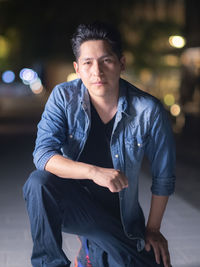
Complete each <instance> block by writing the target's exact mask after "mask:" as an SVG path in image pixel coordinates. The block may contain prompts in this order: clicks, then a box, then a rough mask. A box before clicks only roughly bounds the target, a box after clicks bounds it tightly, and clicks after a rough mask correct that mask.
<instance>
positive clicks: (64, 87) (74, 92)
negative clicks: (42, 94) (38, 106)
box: [52, 79, 84, 102]
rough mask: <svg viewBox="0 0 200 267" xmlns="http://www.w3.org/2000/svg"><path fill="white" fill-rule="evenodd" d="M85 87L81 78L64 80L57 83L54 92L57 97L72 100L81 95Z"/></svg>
mask: <svg viewBox="0 0 200 267" xmlns="http://www.w3.org/2000/svg"><path fill="white" fill-rule="evenodd" d="M83 88H84V86H83V83H82V81H81V80H80V79H76V80H73V81H69V82H63V83H60V84H57V85H56V86H55V87H54V89H53V91H52V94H53V95H54V96H55V98H56V99H61V98H62V99H65V101H67V102H70V101H72V100H73V99H76V97H79V96H80V95H81V94H82V89H83Z"/></svg>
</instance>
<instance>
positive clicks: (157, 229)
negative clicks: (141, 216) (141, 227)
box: [146, 225, 160, 233]
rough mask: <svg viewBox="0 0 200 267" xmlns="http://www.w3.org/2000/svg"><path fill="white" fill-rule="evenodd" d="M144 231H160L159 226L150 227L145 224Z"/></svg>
mask: <svg viewBox="0 0 200 267" xmlns="http://www.w3.org/2000/svg"><path fill="white" fill-rule="evenodd" d="M146 232H154V233H157V232H160V227H152V226H149V225H147V226H146Z"/></svg>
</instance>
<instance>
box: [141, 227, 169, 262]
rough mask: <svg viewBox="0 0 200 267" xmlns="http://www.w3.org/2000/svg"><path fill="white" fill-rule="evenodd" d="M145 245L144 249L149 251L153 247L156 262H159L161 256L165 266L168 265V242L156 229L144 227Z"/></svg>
mask: <svg viewBox="0 0 200 267" xmlns="http://www.w3.org/2000/svg"><path fill="white" fill-rule="evenodd" d="M145 239H146V240H145V241H146V245H145V249H146V250H147V251H150V249H151V246H152V247H153V250H154V254H155V258H156V262H157V263H158V264H160V257H162V260H163V263H164V266H165V267H170V266H171V264H170V255H169V250H168V243H167V240H166V239H165V237H164V236H163V235H162V234H161V232H160V231H159V230H157V229H149V228H146V237H145Z"/></svg>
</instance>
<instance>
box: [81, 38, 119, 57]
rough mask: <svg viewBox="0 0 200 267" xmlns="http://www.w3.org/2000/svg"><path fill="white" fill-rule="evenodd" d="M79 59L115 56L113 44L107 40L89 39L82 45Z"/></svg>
mask: <svg viewBox="0 0 200 267" xmlns="http://www.w3.org/2000/svg"><path fill="white" fill-rule="evenodd" d="M79 52H80V54H79V59H81V60H83V59H84V60H85V59H94V58H104V57H108V56H114V55H115V53H114V52H113V51H112V48H111V45H110V44H109V43H108V42H107V41H106V40H89V41H85V42H84V43H82V44H81V46H80V51H79Z"/></svg>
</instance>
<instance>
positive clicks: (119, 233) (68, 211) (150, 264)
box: [23, 171, 163, 267]
mask: <svg viewBox="0 0 200 267" xmlns="http://www.w3.org/2000/svg"><path fill="white" fill-rule="evenodd" d="M23 192H24V198H25V200H26V203H27V210H28V215H29V219H30V225H31V233H32V239H33V252H32V258H31V261H32V265H33V266H34V267H64V266H70V261H69V260H68V259H67V257H66V255H65V254H64V252H63V250H62V231H64V232H67V233H72V234H76V235H79V236H83V237H85V238H87V239H88V240H89V241H91V244H93V246H92V247H91V249H90V251H89V256H90V259H91V262H92V266H93V267H98V266H99V267H103V266H104V267H106V266H109V267H125V266H129V267H155V266H163V264H160V265H158V264H156V262H155V258H154V254H153V252H152V251H151V252H146V251H145V250H143V251H142V252H138V251H137V248H136V241H135V240H132V239H129V238H128V237H127V236H126V235H125V234H124V231H123V227H122V224H121V221H120V220H119V219H117V218H115V217H113V216H111V215H110V214H109V213H108V212H106V210H105V209H103V208H102V207H101V206H100V205H99V203H96V201H95V200H94V198H93V197H92V195H91V194H90V192H89V191H87V190H86V188H85V187H83V186H82V185H81V183H80V182H79V180H74V179H73V180H72V179H63V178H58V177H57V176H55V175H53V174H51V173H49V172H46V171H34V172H33V173H32V174H31V175H30V177H29V179H28V180H27V182H26V183H25V185H24V187H23ZM102 254H104V262H105V264H104V262H100V261H101V257H102ZM105 255H106V261H105Z"/></svg>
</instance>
